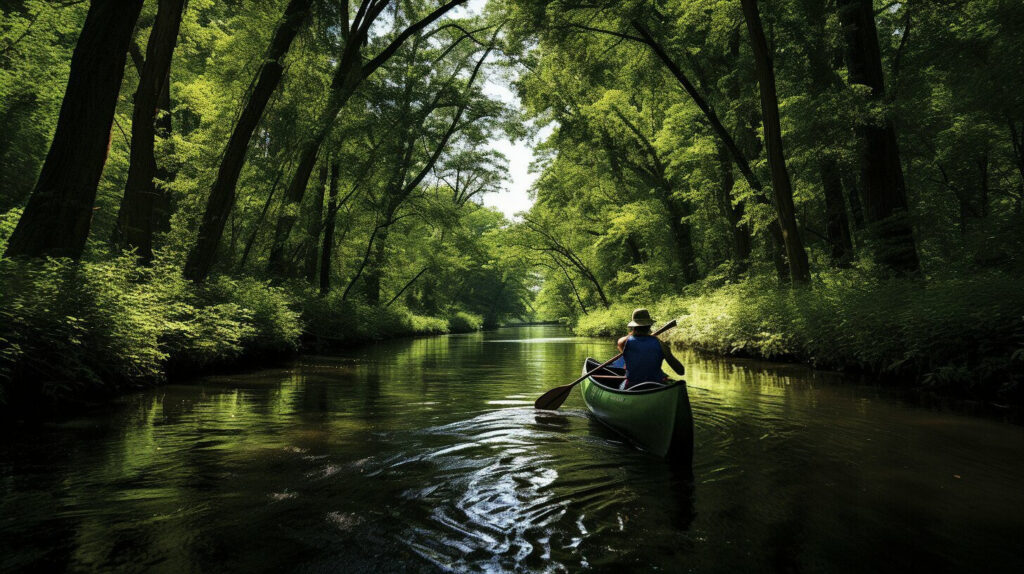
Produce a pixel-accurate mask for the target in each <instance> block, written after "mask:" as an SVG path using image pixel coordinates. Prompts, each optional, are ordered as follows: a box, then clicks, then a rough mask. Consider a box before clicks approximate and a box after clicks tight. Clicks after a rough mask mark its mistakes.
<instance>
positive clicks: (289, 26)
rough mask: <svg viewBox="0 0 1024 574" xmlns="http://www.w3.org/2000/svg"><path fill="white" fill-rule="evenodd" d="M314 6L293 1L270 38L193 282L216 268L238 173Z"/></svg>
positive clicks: (202, 238) (225, 162)
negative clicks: (301, 28)
mask: <svg viewBox="0 0 1024 574" xmlns="http://www.w3.org/2000/svg"><path fill="white" fill-rule="evenodd" d="M312 5H313V0H290V1H289V2H288V6H287V7H286V8H285V11H284V17H283V18H282V20H281V23H280V24H279V25H278V27H277V30H276V31H275V32H274V37H273V39H272V40H271V41H270V47H269V49H268V50H267V53H266V55H265V56H264V60H263V64H262V65H261V66H260V70H259V72H258V73H257V75H256V78H257V79H256V83H255V86H254V87H253V89H252V92H251V93H250V94H249V98H248V100H247V101H246V103H245V107H244V108H243V109H242V113H241V115H239V117H238V122H237V123H236V124H235V128H234V131H232V133H231V137H230V139H228V143H227V147H226V148H225V150H224V155H223V159H222V160H221V163H220V169H219V170H218V172H217V179H216V180H215V181H214V184H213V188H212V189H210V198H209V200H208V201H207V204H206V211H205V212H204V213H203V219H202V222H201V223H200V225H199V238H198V239H197V241H196V244H195V246H194V247H193V248H192V250H191V251H190V252H189V255H188V260H187V261H186V263H185V277H187V278H188V279H190V280H192V281H202V280H204V279H206V276H207V275H209V274H210V270H211V269H212V268H213V263H214V260H215V259H216V256H217V245H218V244H219V243H220V238H221V235H222V234H223V233H224V224H225V223H226V222H227V219H228V216H229V215H230V214H231V209H232V207H233V206H234V204H235V188H236V186H237V185H238V176H239V175H240V174H241V173H242V165H243V164H244V163H245V155H246V150H248V148H249V140H250V139H252V134H253V132H254V131H255V130H256V126H257V124H259V121H260V118H261V117H263V111H264V110H265V109H266V108H267V103H268V102H269V101H270V97H271V96H272V95H273V93H274V91H275V90H276V89H277V86H278V84H279V83H280V82H281V76H282V75H283V74H284V57H285V56H286V55H287V54H288V50H289V49H290V48H291V45H292V40H294V39H295V35H296V34H298V33H299V28H300V27H301V25H302V22H303V21H304V20H305V19H306V16H307V15H308V14H309V11H310V8H311V7H312Z"/></svg>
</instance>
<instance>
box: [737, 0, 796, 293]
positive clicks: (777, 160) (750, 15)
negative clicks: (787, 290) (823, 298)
mask: <svg viewBox="0 0 1024 574" xmlns="http://www.w3.org/2000/svg"><path fill="white" fill-rule="evenodd" d="M742 3H743V17H744V20H746V23H747V32H748V33H749V34H750V44H751V48H752V50H753V54H754V66H755V69H756V71H757V83H758V86H759V87H760V91H761V112H762V115H763V122H764V140H765V150H766V151H767V153H768V166H769V168H770V169H771V174H772V193H773V195H774V198H775V210H776V213H777V214H778V217H779V225H780V226H781V227H782V239H783V242H784V244H785V247H786V258H787V259H788V262H789V272H790V279H791V280H792V281H793V283H808V282H809V281H810V280H811V273H810V269H809V267H808V263H807V252H806V251H804V245H803V242H802V241H801V240H800V233H799V230H798V228H797V225H796V213H795V209H794V207H793V187H792V184H791V183H790V180H789V173H788V172H787V171H786V158H785V154H784V153H783V151H782V127H781V123H780V121H779V100H778V95H777V94H776V92H775V69H774V67H773V63H772V56H771V54H770V53H769V51H768V42H767V41H766V40H765V37H764V29H763V28H762V27H761V16H760V14H759V13H758V10H757V0H742Z"/></svg>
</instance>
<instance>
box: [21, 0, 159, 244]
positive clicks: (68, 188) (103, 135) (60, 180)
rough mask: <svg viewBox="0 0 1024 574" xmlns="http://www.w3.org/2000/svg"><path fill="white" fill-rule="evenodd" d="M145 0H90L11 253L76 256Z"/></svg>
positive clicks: (83, 238) (86, 231) (88, 221)
mask: <svg viewBox="0 0 1024 574" xmlns="http://www.w3.org/2000/svg"><path fill="white" fill-rule="evenodd" d="M141 9H142V0H128V1H126V0H93V2H92V3H91V4H90V5H89V13H88V15H87V16H86V18H85V25H84V26H83V27H82V32H81V34H80V35H79V37H78V43H77V44H76V45H75V51H74V53H73V54H72V56H71V73H70V75H69V76H68V84H67V88H66V89H65V91H64V100H63V102H62V103H61V108H60V115H59V116H58V118H57V130H56V132H55V133H54V136H53V142H52V143H51V144H50V150H49V152H48V153H47V155H46V160H45V162H44V163H43V168H42V170H41V171H40V174H39V179H38V180H37V182H36V187H35V189H33V191H32V194H31V195H30V196H29V200H28V204H27V205H26V206H25V211H24V212H23V213H22V215H21V219H20V220H19V221H18V225H17V227H15V229H14V233H13V234H12V235H11V238H10V240H9V242H8V244H7V252H6V254H7V256H8V257H45V256H52V257H71V258H73V259H77V258H79V257H81V255H82V251H83V250H84V249H85V241H86V239H87V238H88V236H89V227H90V225H91V223H92V211H93V203H94V202H95V201H96V188H97V186H98V185H99V181H100V176H101V175H102V174H103V165H104V164H105V163H106V159H107V152H108V149H109V148H108V144H109V142H110V127H111V123H112V122H113V119H114V109H115V107H116V106H117V96H118V93H119V91H120V89H121V80H122V79H123V77H124V64H125V59H126V58H127V54H128V44H129V43H130V42H131V40H132V33H133V32H134V30H135V21H136V20H137V19H138V17H139V11H140V10H141Z"/></svg>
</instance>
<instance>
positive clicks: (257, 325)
mask: <svg viewBox="0 0 1024 574" xmlns="http://www.w3.org/2000/svg"><path fill="white" fill-rule="evenodd" d="M178 268H179V266H176V265H173V264H167V263H165V262H162V261H158V262H157V263H156V264H155V265H153V266H152V267H148V268H147V267H140V266H139V265H137V264H136V263H135V262H134V261H133V259H132V258H131V257H130V256H124V257H120V258H117V259H113V260H108V261H102V262H81V263H76V262H72V261H70V260H66V259H63V260H62V259H48V260H44V261H29V262H24V261H12V260H8V259H0V408H3V407H4V406H5V405H6V407H7V408H18V407H19V405H29V404H35V403H38V402H43V403H48V404H60V403H69V402H78V401H83V400H92V399H97V398H103V397H106V396H111V395H114V394H116V393H119V392H123V391H125V390H129V389H135V388H140V387H145V386H149V385H154V384H159V383H162V382H165V381H166V380H167V379H168V377H175V376H181V375H194V374H198V373H202V372H207V371H210V370H215V369H223V368H227V367H231V366H238V365H244V364H248V363H254V364H266V363H267V362H268V361H272V360H275V359H280V358H285V357H288V356H291V355H294V354H296V353H298V352H299V351H300V350H302V349H314V350H320V351H322V350H327V349H330V348H337V347H344V346H350V345H354V344H358V343H363V342H366V341H370V340H382V339H390V338H396V337H405V336H416V335H436V334H443V333H453V332H469V331H474V330H477V329H479V328H481V327H482V325H483V318H482V317H480V316H479V315H474V314H471V313H467V312H464V311H459V310H452V311H451V312H450V313H448V314H447V315H446V316H443V317H428V316H422V315H417V314H415V313H412V312H411V311H409V310H408V309H405V308H403V307H401V306H399V305H393V306H390V307H372V306H369V305H365V304H362V303H359V302H357V301H353V300H343V299H342V298H341V294H340V293H332V294H330V295H328V296H327V297H320V296H319V295H318V294H317V293H316V292H315V291H314V290H313V289H311V288H309V287H308V286H306V285H304V284H301V283H297V282H294V283H288V284H285V285H281V286H277V285H271V284H270V283H269V282H268V281H265V280H258V279H253V278H228V277H224V276H220V277H216V278H214V279H211V280H210V281H208V282H206V283H204V284H203V285H198V286H197V285H194V284H192V283H190V282H188V281H186V280H185V279H183V278H182V277H181V274H180V272H179V271H177V269H178Z"/></svg>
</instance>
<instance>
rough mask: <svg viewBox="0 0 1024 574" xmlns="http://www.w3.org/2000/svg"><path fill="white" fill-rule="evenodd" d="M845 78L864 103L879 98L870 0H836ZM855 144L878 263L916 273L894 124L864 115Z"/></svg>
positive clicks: (881, 99) (880, 89)
mask: <svg viewBox="0 0 1024 574" xmlns="http://www.w3.org/2000/svg"><path fill="white" fill-rule="evenodd" d="M838 7H839V20H840V22H841V23H842V25H843V29H844V34H843V35H844V38H845V42H846V65H847V69H848V70H849V73H850V82H851V83H853V84H861V85H864V86H867V87H868V88H870V89H871V94H870V95H869V96H868V98H869V102H870V103H872V104H874V105H880V104H883V103H884V101H885V80H884V78H883V75H882V55H881V52H880V50H879V46H878V31H877V29H876V28H875V14H874V7H873V2H872V1H871V0H838ZM857 132H858V134H859V136H860V142H859V143H860V146H861V170H862V172H861V173H862V176H861V185H862V186H863V190H864V213H865V216H866V217H865V219H866V221H867V223H868V225H869V232H870V235H871V236H872V240H873V241H872V243H873V247H874V251H875V257H876V259H877V260H878V262H879V263H881V264H882V265H884V266H886V267H888V268H890V269H892V270H893V271H895V272H896V273H899V274H905V275H906V274H909V275H913V274H917V273H918V272H919V271H920V270H921V264H920V261H919V260H918V256H917V247H916V245H915V244H914V234H913V230H912V228H911V226H910V221H909V219H908V208H907V192H906V187H905V183H904V180H903V166H902V165H901V164H900V150H899V144H898V143H897V141H896V128H895V127H894V125H893V122H892V120H891V119H890V118H888V117H886V119H885V120H883V121H882V122H881V123H880V124H879V123H876V122H874V121H871V120H870V119H869V118H864V121H862V122H861V123H860V124H859V125H858V126H857Z"/></svg>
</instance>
